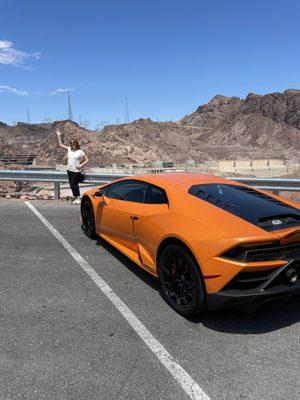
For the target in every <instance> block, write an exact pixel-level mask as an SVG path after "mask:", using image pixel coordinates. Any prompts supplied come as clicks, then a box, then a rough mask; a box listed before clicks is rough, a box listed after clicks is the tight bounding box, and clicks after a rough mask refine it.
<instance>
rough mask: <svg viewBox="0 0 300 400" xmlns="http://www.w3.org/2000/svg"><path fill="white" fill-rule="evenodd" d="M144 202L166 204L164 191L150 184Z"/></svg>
mask: <svg viewBox="0 0 300 400" xmlns="http://www.w3.org/2000/svg"><path fill="white" fill-rule="evenodd" d="M145 203H147V204H167V203H168V198H167V195H166V192H165V191H164V190H163V189H160V188H159V187H157V186H153V185H150V186H149V189H148V192H147V196H146V200H145Z"/></svg>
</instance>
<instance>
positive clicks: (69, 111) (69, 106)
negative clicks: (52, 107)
mask: <svg viewBox="0 0 300 400" xmlns="http://www.w3.org/2000/svg"><path fill="white" fill-rule="evenodd" d="M68 119H69V120H70V121H72V120H73V114H72V107H71V96H70V92H69V91H68Z"/></svg>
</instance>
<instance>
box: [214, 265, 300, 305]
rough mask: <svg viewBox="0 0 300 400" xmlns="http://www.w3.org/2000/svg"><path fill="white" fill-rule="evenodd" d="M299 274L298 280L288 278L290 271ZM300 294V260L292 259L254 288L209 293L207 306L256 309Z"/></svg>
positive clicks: (229, 289) (236, 288) (225, 289)
mask: <svg viewBox="0 0 300 400" xmlns="http://www.w3.org/2000/svg"><path fill="white" fill-rule="evenodd" d="M291 270H294V271H296V272H297V274H298V279H297V280H296V282H294V283H291V282H289V279H288V273H289V271H291ZM297 294H300V260H292V261H290V262H289V263H288V264H286V265H285V266H283V267H280V268H278V269H277V270H276V271H274V272H273V273H271V274H270V275H269V276H268V279H267V280H265V281H264V282H263V283H262V284H260V285H258V286H257V287H255V288H252V289H244V288H238V287H235V288H230V285H229V288H226V287H225V288H224V289H223V290H221V291H219V292H216V293H209V294H207V308H208V309H209V310H215V309H218V308H227V307H239V308H242V309H244V310H247V311H255V310H256V309H257V308H259V307H260V306H261V305H262V304H264V303H267V302H271V301H288V300H290V299H291V298H292V297H293V296H295V295H297Z"/></svg>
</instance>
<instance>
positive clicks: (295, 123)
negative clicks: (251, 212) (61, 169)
mask: <svg viewBox="0 0 300 400" xmlns="http://www.w3.org/2000/svg"><path fill="white" fill-rule="evenodd" d="M56 127H59V128H60V129H61V130H62V131H63V132H64V141H65V143H67V142H68V141H69V139H70V137H71V136H74V137H76V138H78V139H79V140H80V141H81V143H82V146H83V148H85V149H86V151H87V153H88V154H89V156H90V159H91V165H92V166H96V165H103V164H106V165H107V164H112V163H117V164H122V163H141V164H144V163H146V164H147V163H152V162H154V161H157V160H173V161H175V162H177V163H183V162H186V161H187V160H188V159H194V160H196V161H197V162H201V161H204V160H210V159H220V158H227V159H233V158H239V159H241V158H245V159H247V158H252V159H259V158H283V159H288V160H291V161H296V162H299V159H300V156H299V154H300V91H299V90H286V91H285V92H284V93H271V94H267V95H257V94H253V93H250V94H248V96H247V97H246V98H245V99H240V98H238V97H225V96H221V95H218V96H215V97H214V98H213V99H212V100H210V101H209V102H208V103H207V104H204V105H201V106H200V107H198V108H197V110H196V111H195V112H193V113H192V114H190V115H187V116H185V117H184V118H182V119H181V120H179V121H177V122H153V121H151V120H150V119H139V120H137V121H134V122H132V123H130V124H122V125H109V126H106V127H105V128H104V130H103V131H102V132H94V131H88V130H85V129H83V128H81V127H80V126H79V125H77V124H76V123H74V122H71V121H58V122H55V123H53V124H35V125H29V124H21V123H19V124H18V125H17V126H14V127H11V126H7V125H5V124H0V156H3V155H5V154H6V155H7V154H16V153H20V152H21V153H22V154H25V153H28V152H30V153H31V154H36V155H37V158H36V161H37V163H38V164H43V165H45V164H46V165H53V164H55V163H60V162H63V161H64V157H65V153H64V151H63V150H61V149H58V147H57V144H56V137H55V134H54V131H55V128H56Z"/></svg>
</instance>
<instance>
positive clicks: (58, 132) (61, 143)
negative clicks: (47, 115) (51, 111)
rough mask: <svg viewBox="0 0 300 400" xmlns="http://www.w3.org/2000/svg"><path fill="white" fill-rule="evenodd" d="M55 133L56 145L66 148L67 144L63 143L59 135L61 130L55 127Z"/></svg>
mask: <svg viewBox="0 0 300 400" xmlns="http://www.w3.org/2000/svg"><path fill="white" fill-rule="evenodd" d="M55 133H56V136H57V141H58V145H59V146H60V147H62V148H63V149H65V150H68V146H66V145H64V144H63V142H62V140H61V135H62V133H61V131H60V130H59V129H56V131H55Z"/></svg>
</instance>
